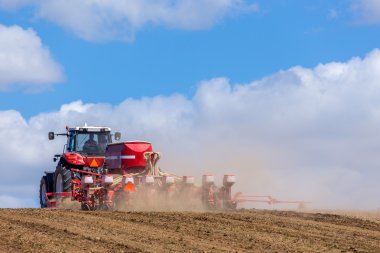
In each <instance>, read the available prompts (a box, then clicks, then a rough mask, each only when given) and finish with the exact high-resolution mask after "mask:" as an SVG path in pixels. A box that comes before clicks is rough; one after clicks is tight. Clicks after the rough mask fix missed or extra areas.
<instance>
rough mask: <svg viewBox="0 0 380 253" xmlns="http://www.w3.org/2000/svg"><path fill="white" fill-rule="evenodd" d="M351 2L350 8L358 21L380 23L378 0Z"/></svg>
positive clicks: (355, 0) (379, 3) (354, 0)
mask: <svg viewBox="0 0 380 253" xmlns="http://www.w3.org/2000/svg"><path fill="white" fill-rule="evenodd" d="M351 2H352V3H351V9H352V10H353V12H354V13H355V15H356V16H357V17H356V18H357V21H358V22H359V23H362V24H379V23H380V2H379V1H378V0H352V1H351Z"/></svg>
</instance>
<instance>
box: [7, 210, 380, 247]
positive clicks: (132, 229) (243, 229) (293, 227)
mask: <svg viewBox="0 0 380 253" xmlns="http://www.w3.org/2000/svg"><path fill="white" fill-rule="evenodd" d="M0 252H380V222H379V221H378V220H376V219H373V220H368V219H362V218H352V217H348V216H340V215H332V214H320V213H314V214H311V213H296V212H280V211H258V210H249V211H247V210H246V211H234V212H223V213H218V212H215V213H214V212H206V213H201V212H199V213H196V212H84V211H74V210H53V209H51V210H49V209H1V210H0Z"/></svg>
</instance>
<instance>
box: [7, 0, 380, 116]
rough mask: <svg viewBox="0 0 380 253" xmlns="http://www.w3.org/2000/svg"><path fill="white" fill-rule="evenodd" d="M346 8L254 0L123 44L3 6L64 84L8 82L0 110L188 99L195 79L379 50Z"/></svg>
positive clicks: (149, 29) (246, 77)
mask: <svg viewBox="0 0 380 253" xmlns="http://www.w3.org/2000/svg"><path fill="white" fill-rule="evenodd" d="M5 2H6V1H5ZM352 2H354V1H352ZM352 2H350V1H322V0H320V1H312V2H310V1H297V0H293V1H255V2H250V4H257V5H258V6H259V8H258V10H254V11H241V12H234V13H232V14H226V15H224V16H223V17H221V18H220V19H218V20H217V21H215V22H214V23H213V24H212V25H210V26H209V27H201V28H199V29H181V28H172V27H170V26H168V25H160V24H153V25H152V24H151V23H147V24H145V25H144V26H143V27H141V28H139V29H137V31H136V32H135V33H134V35H133V38H132V39H130V41H120V38H114V39H107V40H104V41H94V40H85V39H82V38H80V37H78V36H77V35H76V34H74V33H73V32H72V31H71V30H70V29H67V28H65V27H62V26H60V25H57V24H56V23H54V22H50V21H48V20H46V19H44V18H43V17H38V15H37V14H36V11H35V9H36V8H37V7H36V6H33V5H32V4H31V5H30V6H28V5H27V6H24V7H22V6H20V7H19V8H16V9H12V10H9V9H3V11H1V12H0V23H1V24H3V25H5V26H11V25H18V26H21V27H22V28H24V29H27V28H32V29H33V30H34V31H35V32H36V33H37V35H38V36H39V37H40V39H41V41H42V43H43V45H44V47H46V48H48V49H49V51H50V53H51V55H52V58H53V59H54V61H56V62H57V63H58V64H60V65H61V66H62V69H63V75H64V79H63V80H61V81H58V82H56V83H57V84H55V85H51V86H49V87H48V88H47V89H42V90H37V91H35V90H33V89H32V90H30V89H25V88H23V87H21V88H20V87H17V86H11V87H10V88H9V89H8V90H7V91H5V92H0V109H2V110H4V109H16V110H18V111H20V112H21V113H22V115H24V116H25V117H27V118H29V117H30V116H33V115H36V114H38V113H40V112H47V111H53V110H58V109H59V107H60V106H61V105H62V104H64V103H69V102H72V101H75V100H78V99H81V100H82V101H84V102H89V103H96V102H106V103H111V104H119V103H120V102H121V101H123V100H124V99H126V98H128V97H132V98H140V97H143V96H155V95H169V94H172V93H181V94H185V95H186V96H193V95H194V93H195V91H196V87H197V84H198V82H200V81H202V80H207V79H210V78H214V77H227V78H229V79H230V80H231V81H232V82H233V83H247V82H250V81H252V80H256V79H260V78H263V77H265V76H267V75H269V74H273V73H275V72H277V71H280V70H286V69H288V68H290V67H292V66H296V65H301V66H304V67H313V66H315V65H317V64H319V63H327V62H331V61H346V60H348V59H350V58H351V57H354V56H359V57H363V56H364V55H365V54H366V53H368V52H370V51H371V50H372V49H374V48H376V47H378V45H379V41H380V40H379V38H380V37H379V33H378V29H379V25H377V24H370V25H365V24H360V22H358V19H357V15H356V14H355V12H354V11H353V9H352ZM120 29H124V28H123V27H121V28H120ZM125 29H127V28H125Z"/></svg>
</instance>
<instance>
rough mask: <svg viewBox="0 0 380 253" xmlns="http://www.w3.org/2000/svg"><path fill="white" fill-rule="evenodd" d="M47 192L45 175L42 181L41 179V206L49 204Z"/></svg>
mask: <svg viewBox="0 0 380 253" xmlns="http://www.w3.org/2000/svg"><path fill="white" fill-rule="evenodd" d="M46 193H47V179H46V177H45V176H43V177H42V178H41V181H40V205H41V208H46V207H47V206H48V205H47V197H46Z"/></svg>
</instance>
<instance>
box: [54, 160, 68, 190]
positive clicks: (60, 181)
mask: <svg viewBox="0 0 380 253" xmlns="http://www.w3.org/2000/svg"><path fill="white" fill-rule="evenodd" d="M54 190H55V192H70V191H71V172H70V170H68V169H67V168H66V167H65V166H58V167H57V169H56V170H55V177H54Z"/></svg>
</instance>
